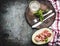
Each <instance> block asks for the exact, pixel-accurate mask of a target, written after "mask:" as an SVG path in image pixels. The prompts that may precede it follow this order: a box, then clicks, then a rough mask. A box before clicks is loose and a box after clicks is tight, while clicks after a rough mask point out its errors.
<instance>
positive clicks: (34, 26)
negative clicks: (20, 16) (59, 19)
mask: <svg viewBox="0 0 60 46" xmlns="http://www.w3.org/2000/svg"><path fill="white" fill-rule="evenodd" d="M54 14H55V13H52V14H50V15H49V16H48V17H47V18H45V19H44V20H43V21H42V22H38V23H36V24H34V25H33V26H32V28H36V27H37V26H39V25H40V24H42V23H43V22H44V21H45V20H47V19H48V18H50V17H52V16H53V15H54Z"/></svg>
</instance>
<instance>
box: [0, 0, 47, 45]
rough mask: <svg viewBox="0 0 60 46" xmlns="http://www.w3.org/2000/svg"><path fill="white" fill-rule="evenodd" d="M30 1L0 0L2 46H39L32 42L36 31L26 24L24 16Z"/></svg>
mask: <svg viewBox="0 0 60 46" xmlns="http://www.w3.org/2000/svg"><path fill="white" fill-rule="evenodd" d="M30 1H31V0H0V46H38V45H35V44H33V43H32V41H31V36H32V34H33V33H34V32H35V31H36V30H35V29H34V30H33V29H31V27H30V26H29V25H28V24H27V23H26V20H25V15H24V13H25V10H26V7H27V6H28V4H29V2H30ZM45 1H46V0H45ZM42 46H48V45H47V44H45V45H42Z"/></svg>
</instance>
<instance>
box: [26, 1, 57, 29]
mask: <svg viewBox="0 0 60 46" xmlns="http://www.w3.org/2000/svg"><path fill="white" fill-rule="evenodd" d="M37 1H39V2H40V3H42V4H45V5H46V6H47V7H48V8H49V9H51V10H53V12H54V13H55V15H54V16H52V17H50V18H49V19H47V20H46V21H44V22H43V23H42V24H40V25H39V26H37V27H36V29H40V28H48V27H49V26H51V25H52V24H53V22H54V20H55V17H56V12H55V9H54V7H53V5H52V4H51V2H50V1H48V0H37ZM47 16H49V15H47ZM47 16H46V17H47ZM25 17H26V20H27V22H28V24H29V25H30V26H31V27H32V25H34V24H35V22H34V21H33V20H34V18H37V17H36V16H35V15H32V13H31V11H30V9H29V6H27V8H26V11H25ZM46 17H45V18H46Z"/></svg>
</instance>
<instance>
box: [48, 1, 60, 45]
mask: <svg viewBox="0 0 60 46" xmlns="http://www.w3.org/2000/svg"><path fill="white" fill-rule="evenodd" d="M49 1H50V2H51V3H52V5H53V7H54V8H55V11H56V18H55V21H54V23H53V24H52V25H51V26H50V27H49V28H51V29H52V31H53V33H54V37H53V39H52V40H51V41H50V42H49V43H48V46H60V0H49Z"/></svg>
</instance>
